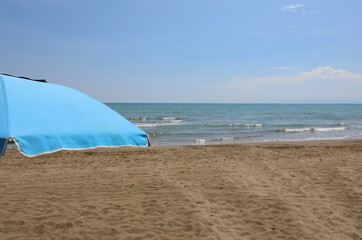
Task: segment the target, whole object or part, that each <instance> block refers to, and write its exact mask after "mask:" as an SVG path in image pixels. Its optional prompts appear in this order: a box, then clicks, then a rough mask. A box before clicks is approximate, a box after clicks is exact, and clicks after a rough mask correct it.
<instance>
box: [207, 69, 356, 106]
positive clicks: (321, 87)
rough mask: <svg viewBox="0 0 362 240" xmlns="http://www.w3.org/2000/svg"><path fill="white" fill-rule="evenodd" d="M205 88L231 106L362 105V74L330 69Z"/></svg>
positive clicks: (241, 78) (236, 80)
mask: <svg viewBox="0 0 362 240" xmlns="http://www.w3.org/2000/svg"><path fill="white" fill-rule="evenodd" d="M205 87H207V90H208V93H209V94H214V95H218V96H225V99H226V100H225V101H230V102H319V101H342V100H343V101H347V100H349V99H350V100H353V101H362V97H361V91H362V74H359V73H352V72H350V71H348V70H345V69H338V68H333V67H331V66H321V67H317V68H315V69H313V70H311V71H308V72H299V73H297V74H295V75H290V76H281V75H275V76H265V77H258V78H248V77H246V76H236V77H234V78H233V79H232V80H231V81H229V82H224V83H222V84H219V85H211V86H210V85H209V86H205Z"/></svg>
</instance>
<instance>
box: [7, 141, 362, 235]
mask: <svg viewBox="0 0 362 240" xmlns="http://www.w3.org/2000/svg"><path fill="white" fill-rule="evenodd" d="M361 211H362V141H324V142H296V143H265V144H235V145H210V146H183V147H151V148H118V149H97V150H89V151H71V152H70V151H62V152H58V153H55V154H49V155H45V156H41V157H36V158H26V157H23V156H21V155H20V154H19V153H18V152H17V151H15V150H11V151H8V152H7V153H6V154H5V156H4V157H2V158H0V239H358V240H359V239H361V238H362V230H361V229H362V212H361Z"/></svg>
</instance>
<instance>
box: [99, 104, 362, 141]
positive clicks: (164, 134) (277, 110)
mask: <svg viewBox="0 0 362 240" xmlns="http://www.w3.org/2000/svg"><path fill="white" fill-rule="evenodd" d="M106 105H108V106H109V107H111V108H112V109H114V110H115V111H116V112H118V113H120V114H121V115H122V116H123V117H125V118H126V119H128V120H129V121H130V122H132V123H133V124H135V125H136V126H138V127H139V128H141V129H142V130H143V131H145V132H146V133H148V135H149V137H150V140H151V144H152V145H153V146H162V145H204V144H224V143H250V142H267V141H309V140H332V139H362V104H176V103H175V104H166V103H107V104H106Z"/></svg>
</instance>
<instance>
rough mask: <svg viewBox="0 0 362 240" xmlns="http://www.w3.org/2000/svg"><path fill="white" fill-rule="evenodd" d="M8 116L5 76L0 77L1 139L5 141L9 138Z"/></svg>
mask: <svg viewBox="0 0 362 240" xmlns="http://www.w3.org/2000/svg"><path fill="white" fill-rule="evenodd" d="M7 114H8V113H7V99H6V89H5V83H4V81H3V76H2V75H0V138H5V139H6V138H8V137H9V128H8V120H7Z"/></svg>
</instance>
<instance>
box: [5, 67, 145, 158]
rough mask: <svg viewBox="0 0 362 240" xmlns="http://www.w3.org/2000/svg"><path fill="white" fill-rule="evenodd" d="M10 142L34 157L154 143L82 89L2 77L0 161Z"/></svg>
mask: <svg viewBox="0 0 362 240" xmlns="http://www.w3.org/2000/svg"><path fill="white" fill-rule="evenodd" d="M8 141H14V142H15V144H16V145H17V147H18V149H19V151H20V153H22V154H23V155H25V156H30V157H32V156H37V155H41V154H44V153H50V152H55V151H59V150H63V149H67V150H79V149H87V148H95V147H118V146H148V144H149V142H148V137H147V134H146V133H145V132H143V131H142V130H141V129H139V128H137V127H136V126H135V125H133V124H132V123H131V122H129V121H128V120H127V119H125V118H124V117H122V116H121V115H119V114H118V113H116V112H115V111H113V110H112V109H111V108H109V107H107V106H106V105H104V104H103V103H101V102H99V101H98V100H95V99H93V98H91V97H89V96H87V95H85V94H83V93H81V92H79V91H77V90H74V89H71V88H68V87H64V86H60V85H56V84H52V83H47V82H46V81H45V80H31V79H28V78H24V77H14V76H11V75H7V74H0V156H1V155H2V154H4V152H5V150H6V144H7V142H8Z"/></svg>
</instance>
